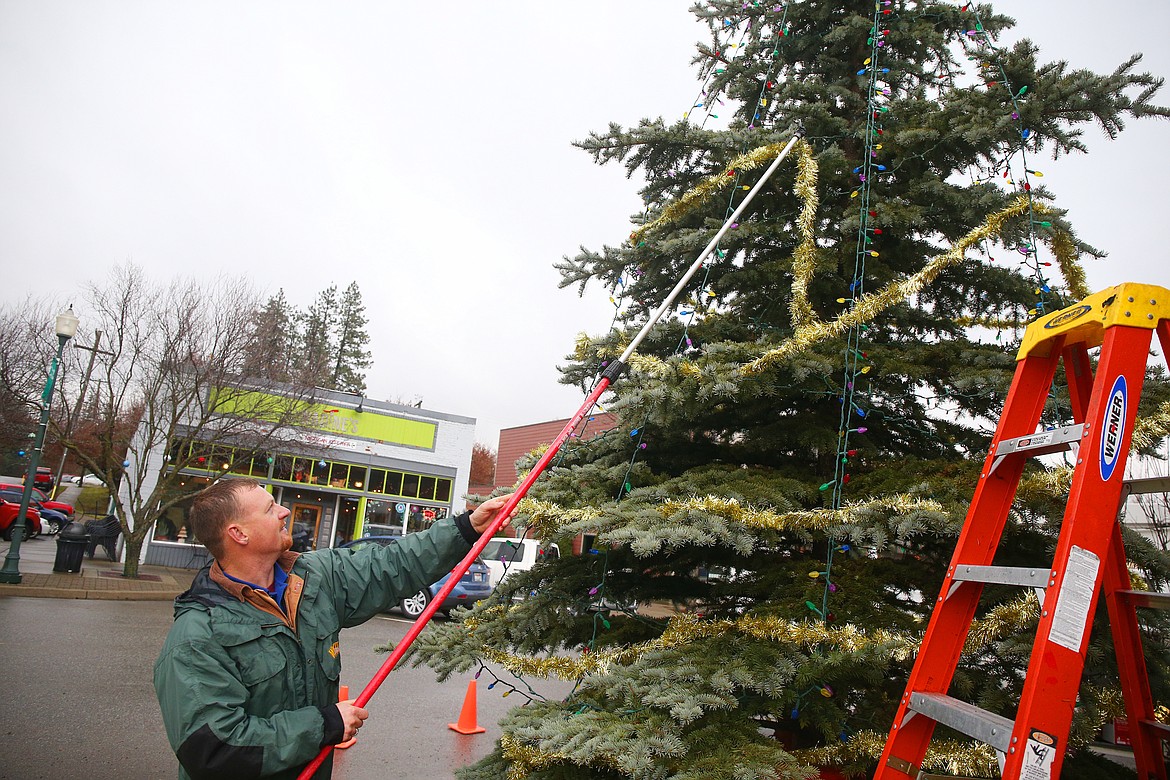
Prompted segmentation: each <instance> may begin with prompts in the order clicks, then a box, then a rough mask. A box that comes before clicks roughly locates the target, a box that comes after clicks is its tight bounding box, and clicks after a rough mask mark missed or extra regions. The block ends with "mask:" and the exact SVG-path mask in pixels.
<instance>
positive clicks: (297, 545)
mask: <svg viewBox="0 0 1170 780" xmlns="http://www.w3.org/2000/svg"><path fill="white" fill-rule="evenodd" d="M289 535H290V536H292V540H293V543H292V549H293V552H309V551H311V550H312V549H313V532H312V531H311V530H310V529H309V524H308V523H293V524H292V528H291V529H290V530H289Z"/></svg>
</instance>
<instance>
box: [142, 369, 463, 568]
mask: <svg viewBox="0 0 1170 780" xmlns="http://www.w3.org/2000/svg"><path fill="white" fill-rule="evenodd" d="M306 420H307V422H305V423H303V424H302V425H301V426H300V427H298V429H297V430H296V432H295V435H293V436H287V435H286V436H283V437H281V440H280V443H279V444H276V443H274V444H272V445H271V446H270V447H269V448H268V451H265V452H256V451H255V450H254V449H251V448H243V447H231V446H227V445H224V444H218V443H217V444H214V445H211V444H205V445H201V444H199V443H195V444H192V445H188V446H190V447H192V449H191V450H190V452H189V453H182V454H183V455H187V454H189V455H190V456H191V457H189V458H183V457H176V456H178V455H180V453H178V452H161V451H160V452H152V453H151V455H150V457H149V458H148V461H147V464H146V468H147V469H148V470H149V473H153V474H158V473H160V471H161V470H162V469H165V468H167V464H168V463H172V462H187V463H189V464H191V465H189V466H188V467H186V468H183V469H182V470H181V471H180V474H181V475H182V477H184V479H183V486H184V492H187V491H189V492H191V493H194V492H196V491H197V490H198V489H199V487H200V486H201V485H206V484H208V483H210V482H211V481H212V480H214V479H217V478H220V477H232V476H239V477H251V478H252V479H255V480H257V481H258V482H260V484H262V485H263V486H264V487H265V489H266V490H268V491H269V492H271V493H272V495H273V498H275V500H276V502H277V503H278V504H280V505H282V506H285V507H288V509H289V511H290V512H291V513H292V516H291V517H290V519H289V522H290V523H291V532H292V535H293V545H294V546H293V549H296V550H298V551H301V552H306V551H308V550H314V549H319V548H325V547H336V546H337V545H339V544H342V543H344V542H346V541H348V540H350V539H354V538H357V537H360V536H372V535H386V534H405V533H411V532H414V531H420V530H423V529H424V528H426V527H428V526H429V525H430V524H431V523H432V522H434V521H435V520H436V519H440V518H444V517H447V516H449V515H450V514H452V513H453V512H456V513H457V512H458V511H462V510H463V500H462V496H463V495H464V494H466V492H467V478H468V473H469V470H470V464H471V449H472V445H473V444H474V442H475V420H474V419H473V418H470V417H460V416H456V415H450V414H444V413H441V412H433V411H429V410H426V409H420V408H416V407H413V406H400V405H398V404H391V403H384V402H377V401H372V400H370V399H366V398H360V397H358V396H355V395H352V394H348V393H334V392H330V391H320V392H319V394H318V396H317V399H316V402H315V403H314V404H312V405H311V409H310V414H308V415H307V417H306ZM188 503H189V501H185V502H183V503H180V504H178V505H176V506H174V507H172V508H171V509H169V510H168V511H167V512H166V514H165V516H164V517H163V518H162V519H160V520H159V521H158V522H157V523H156V524H155V527H154V529H153V531H152V533H151V534H150V536H149V538H148V540H147V543H146V545H144V551H143V563H147V564H155V565H160V566H174V567H180V568H199V567H201V566H202V565H203V564H204V563H205V562H206V561H207V559H208V555H207V551H206V548H204V547H203V546H202V545H201V544H199V543H198V540H197V539H194V538H193V536H192V534H191V533H190V529H189V528H188V525H187V522H186V517H187V505H188ZM456 507H458V510H456Z"/></svg>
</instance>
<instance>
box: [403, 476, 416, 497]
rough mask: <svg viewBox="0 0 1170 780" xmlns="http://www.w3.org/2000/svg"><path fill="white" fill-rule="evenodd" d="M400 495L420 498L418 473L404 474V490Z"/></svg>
mask: <svg viewBox="0 0 1170 780" xmlns="http://www.w3.org/2000/svg"><path fill="white" fill-rule="evenodd" d="M399 495H402V496H406V497H407V498H418V474H403V475H402V492H401V493H399Z"/></svg>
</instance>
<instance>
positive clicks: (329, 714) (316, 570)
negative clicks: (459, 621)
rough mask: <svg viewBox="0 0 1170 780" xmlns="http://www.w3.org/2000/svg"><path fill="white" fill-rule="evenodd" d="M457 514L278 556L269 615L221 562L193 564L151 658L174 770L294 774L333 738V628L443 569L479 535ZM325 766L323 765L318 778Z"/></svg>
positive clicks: (337, 730) (183, 773)
mask: <svg viewBox="0 0 1170 780" xmlns="http://www.w3.org/2000/svg"><path fill="white" fill-rule="evenodd" d="M457 520H458V521H459V522H458V525H456V522H455V521H452V520H441V521H439V522H437V523H435V525H434V526H433V527H432V528H431V529H430V530H427V531H423V532H421V533H416V534H408V535H406V536H404V537H403V538H402V539H400V540H399V542H398V543H397V544H391V545H389V546H386V547H379V546H377V545H369V546H364V547H362V548H361V549H356V550H355V549H330V550H320V551H317V552H312V553H306V554H304V555H297V554H295V553H285V555H284V556H283V557H282V559H281V561H280V565H281V566H282V567H283V568H286V570H287V571H288V572H289V583H288V590H287V591H286V594H285V608H286V611H287V612H288V614H287V615H284V614H282V612H281V611H280V610H279V609H278V608H277V607H276V605H275V602H271V599H268V602H269V604H270V609H269V611H265V609H262V608H261V607H259V606H257V605H256V603H259V602H263V600H264V599H263V598H259V597H257V596H256V593H257V592H256V591H252V589H250V588H246V586H245V591H246V592H245V593H244V595H243V596H241V595H238V594H236V595H233V594H232V593H230V592H229V591H228V590H226V589H225V588H224V587H223V586H221V585H220V582H221V581H224V580H223V575H222V573H219V572H218V571H217V572H216V573H215V574H214V575H213V573H212V568H215V569H217V570H218V564H215V563H214V562H213V563H212V564H211V565H209V566H208V567H205V568H204V569H203V570H202V571H200V572H199V574H197V575H196V577H195V580H194V582H193V583H192V584H191V588H190V590H188V591H187V592H185V593H184V594H182V595H181V596H179V597H178V598H177V599H175V623H174V625H173V626H172V627H171V631H170V633H169V634H168V635H167V639H166V642H165V643H164V644H163V648H162V652H161V653H160V655H159V658H158V660H157V661H156V662H155V665H154V687H155V692H156V693H157V695H158V701H159V705H160V706H161V707H162V714H163V721H164V723H165V724H166V730H167V738H168V739H169V740H170V743H171V747H172V748H173V749H174V751H175V754H176V755H177V756H178V758H179V763H180V769H179V777H180V778H195V779H199V778H215V779H216V780H225V779H227V778H261V777H264V778H267V777H272V778H286V777H287V778H295V777H296V776H297V774H298V773H299V772H300V770H301V769H302V768H303V767H304V766H305V765H306V764H307V763H309V761H311V760H312V759H313V758H314V757H315V756H316V755H317V753H318V752H320V749H321V748H322V747H323V746H324V745H326V744H335V743H337V742H340V741H341V737H342V734H341V718H340V714H339V713H338V711H337V708H336V706H334V705H335V704H336V702H337V693H338V678H339V676H340V674H341V651H340V648H339V645H338V636H339V632H340V630H341V629H342V628H348V627H350V626H356V625H359V624H361V623H364V622H365V621H367V620H369V619H370V618H371V617H373V616H374V615H377V614H378V613H379V612H382V611H384V610H386V609H388V608H389V607H390V606H392V605H393V604H395V603H396V602H398V601H399V600H400V599H401V598H403V597H405V596H409V595H411V594H413V593H417V592H418V591H419V590H421V589H423V588H425V587H427V586H428V585H430V583H432V582H435V581H436V580H438V579H440V578H441V577H442V576H443V575H444V574H446V573H447V572H449V571H450V570H451V569H452V568H453V567H454V565H455V564H456V563H458V562H459V560H460V559H461V558H462V557H463V556H464V555H466V554H467V551H468V550H469V549H471V544H472V542H473V540H474V539H475V537H476V534H475V532H474V531H472V530H471V525H470V522H469V521H468V520H467V515H462V516H460V517H459V518H457ZM217 580H218V581H217ZM227 584H228V585H229V586H230V585H231V583H230V582H228V583H227ZM244 597H247V598H246V599H245V600H241V599H242V598H244ZM264 598H267V596H266V595H265V596H264ZM248 599H250V601H249V600H248ZM331 768H332V761H331V760H330V761H327V762H326V763H325V764H324V765H323V766H322V768H321V771H320V772H318V773H317V775H315V777H323V778H327V777H329V775H330V771H331Z"/></svg>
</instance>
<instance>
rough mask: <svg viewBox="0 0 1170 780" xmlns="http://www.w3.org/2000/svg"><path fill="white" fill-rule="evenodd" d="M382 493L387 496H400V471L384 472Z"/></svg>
mask: <svg viewBox="0 0 1170 780" xmlns="http://www.w3.org/2000/svg"><path fill="white" fill-rule="evenodd" d="M384 492H385V493H386V495H388V496H400V495H402V472H401V471H387V472H386V490H385V491H384Z"/></svg>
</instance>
